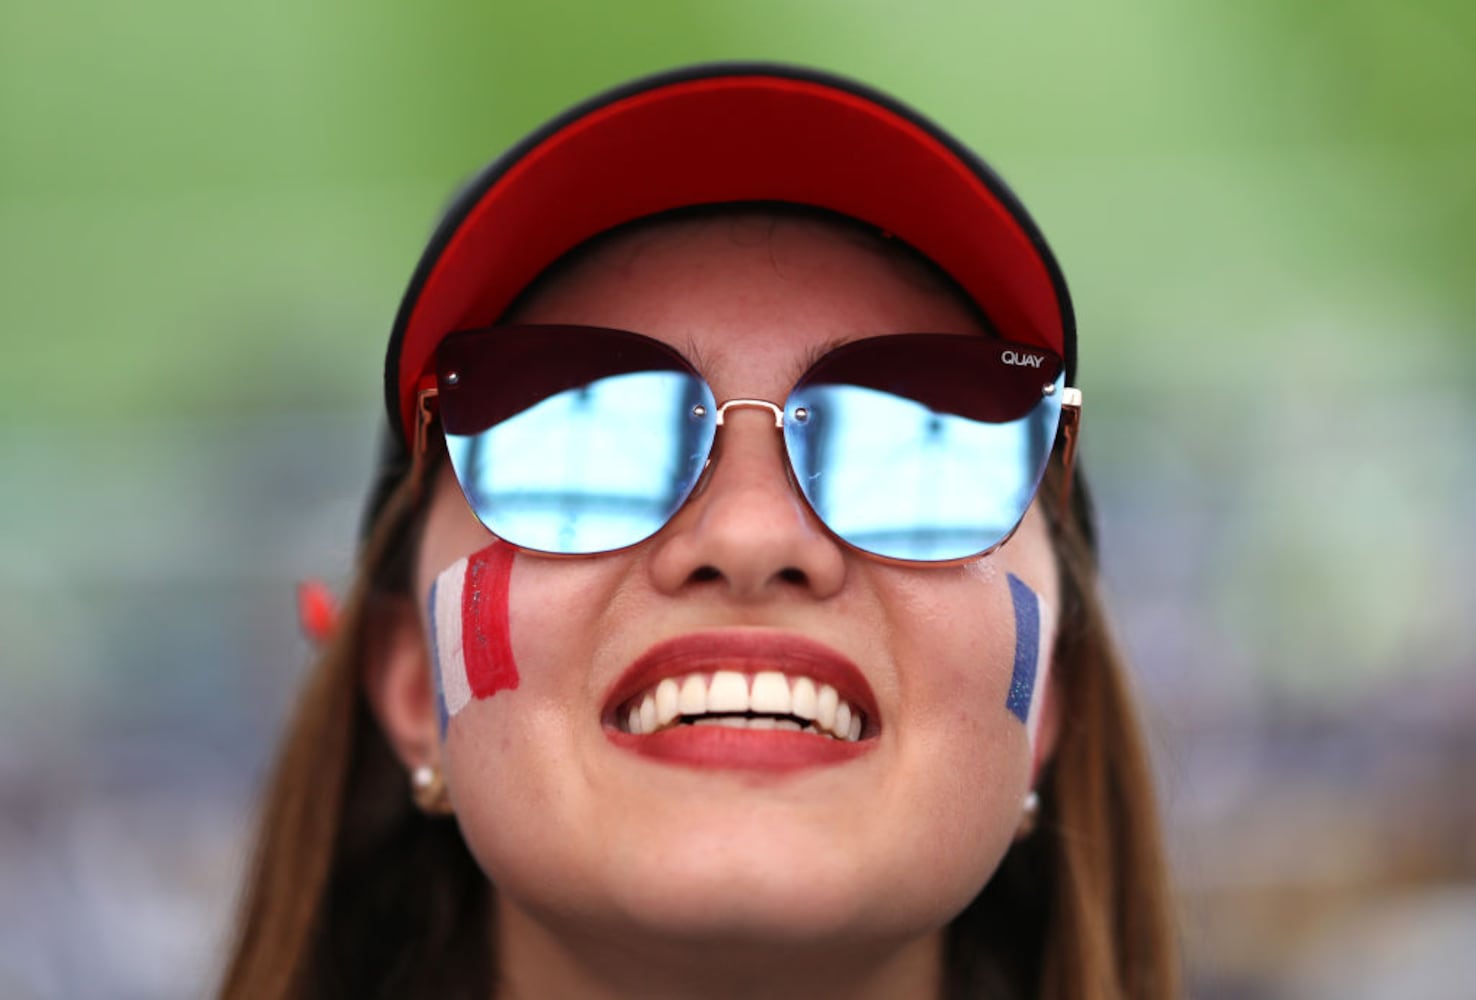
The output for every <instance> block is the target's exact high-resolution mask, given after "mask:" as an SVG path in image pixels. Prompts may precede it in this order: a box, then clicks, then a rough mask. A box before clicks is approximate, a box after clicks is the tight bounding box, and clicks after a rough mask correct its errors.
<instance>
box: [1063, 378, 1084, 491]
mask: <svg viewBox="0 0 1476 1000" xmlns="http://www.w3.org/2000/svg"><path fill="white" fill-rule="evenodd" d="M1079 433H1081V390H1080V389H1067V390H1065V396H1064V398H1063V399H1062V402H1061V436H1062V438H1063V439H1064V440H1063V442H1062V445H1061V467H1062V471H1063V472H1064V475H1063V476H1062V477H1061V497H1060V505H1061V506H1060V511H1061V516H1062V517H1063V518H1064V517H1066V516H1067V515H1068V514H1069V512H1070V510H1071V473H1072V470H1073V468H1074V464H1075V458H1076V437H1077V435H1078V434H1079Z"/></svg>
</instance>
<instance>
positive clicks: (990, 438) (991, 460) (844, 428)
mask: <svg viewBox="0 0 1476 1000" xmlns="http://www.w3.org/2000/svg"><path fill="white" fill-rule="evenodd" d="M975 342H976V343H978V342H979V341H978V339H977V338H976V340H975ZM858 343H864V342H858ZM986 343H987V342H986ZM921 347H922V348H923V352H924V354H926V353H927V345H925V344H924V345H921ZM990 350H992V351H993V352H994V355H991V357H990V358H988V359H986V360H988V361H989V362H990V364H993V362H994V360H995V357H994V356H995V355H998V353H999V349H998V348H997V347H991V348H990ZM915 356H916V355H914V357H915ZM884 358H885V355H884V354H882V355H879V356H878V360H883V359H884ZM957 364H958V362H957V360H956V361H955V367H954V368H953V369H952V371H953V372H954V373H955V374H956V377H954V376H949V377H946V378H943V379H939V378H938V377H937V370H935V372H934V375H933V377H932V378H931V379H926V380H920V379H909V378H908V377H907V376H906V373H905V372H903V373H902V374H901V375H899V376H898V377H892V375H891V374H888V373H889V372H893V371H896V370H897V369H896V368H894V367H893V366H890V365H886V364H885V363H883V364H881V365H877V364H875V363H874V362H873V359H871V358H866V359H865V363H864V364H862V365H859V366H858V364H857V363H856V361H853V360H849V359H848V360H846V361H845V362H844V364H843V365H842V364H838V365H837V366H835V367H836V368H837V370H836V371H832V372H825V371H820V372H816V373H815V375H816V377H815V379H814V380H813V381H808V382H805V383H802V384H801V385H800V386H799V387H797V388H796V389H795V391H794V392H793V393H792V394H791V395H790V398H789V400H788V402H787V405H786V409H785V421H784V423H785V430H784V436H785V445H786V447H787V448H788V450H789V458H790V462H791V464H792V466H793V468H794V472H795V478H796V480H797V481H798V483H799V487H800V489H801V491H802V492H803V493H804V495H805V498H806V499H807V500H808V501H809V503H810V506H811V507H812V508H813V509H814V511H815V513H816V515H817V516H818V517H819V518H820V520H821V521H823V522H824V523H825V524H826V526H827V527H829V528H830V530H831V531H833V532H835V533H836V534H837V535H838V536H840V537H841V538H842V539H844V540H845V541H847V542H849V543H850V544H852V545H854V546H856V547H857V548H860V549H864V550H866V551H868V552H873V553H875V554H877V555H880V556H885V557H888V558H892V559H906V560H917V561H924V562H933V561H942V560H949V559H961V558H965V557H967V556H971V555H975V554H977V553H980V552H984V551H987V550H988V549H991V548H993V547H994V546H996V545H998V544H999V543H1000V542H1001V541H1003V540H1004V539H1005V538H1006V537H1007V536H1008V535H1009V533H1010V532H1011V531H1013V530H1014V528H1015V526H1016V525H1017V524H1018V523H1019V522H1020V519H1021V518H1022V517H1023V516H1024V514H1025V511H1026V509H1027V508H1028V507H1029V506H1030V502H1031V500H1032V499H1033V498H1034V496H1035V491H1036V488H1037V486H1039V484H1040V478H1041V476H1042V474H1043V473H1044V471H1045V466H1046V462H1047V461H1048V459H1049V458H1050V453H1051V449H1052V447H1053V446H1054V443H1055V436H1056V429H1057V427H1058V425H1059V423H1060V414H1061V403H1060V399H1061V388H1062V384H1063V381H1064V379H1063V377H1062V375H1061V374H1060V373H1059V372H1056V371H1048V372H1047V373H1045V375H1044V376H1043V375H1042V374H1041V373H1039V372H1036V371H1032V372H1030V373H1028V374H1021V373H1015V372H1005V373H1004V375H1000V374H999V371H1000V370H999V369H997V368H991V367H985V368H980V369H976V370H974V372H973V373H972V374H971V373H970V371H969V369H968V367H967V366H963V367H957ZM842 369H843V370H842ZM945 370H946V369H945ZM1051 377H1053V378H1054V386H1055V390H1054V391H1053V392H1050V393H1046V392H1045V387H1046V385H1047V384H1048V379H1050V378H1051ZM1006 380H1008V381H1007V382H1006ZM858 383H860V384H858ZM967 383H972V387H971V388H970V387H969V385H968V384H967Z"/></svg>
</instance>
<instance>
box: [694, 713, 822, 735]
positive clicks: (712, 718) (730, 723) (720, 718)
mask: <svg viewBox="0 0 1476 1000" xmlns="http://www.w3.org/2000/svg"><path fill="white" fill-rule="evenodd" d="M676 725H680V726H726V727H728V728H729V729H777V730H782V731H784V732H791V733H810V734H811V735H813V736H827V737H829V738H830V739H833V740H835V739H840V737H838V736H836V735H835V734H833V733H828V732H826V731H825V730H823V729H819V728H817V727H816V726H815V724H814V723H808V724H806V725H803V726H801V725H800V724H799V723H798V722H796V721H795V720H793V719H776V718H773V717H772V716H767V715H759V716H752V717H750V716H746V715H701V716H697V717H696V718H683V719H678V720H677V722H676Z"/></svg>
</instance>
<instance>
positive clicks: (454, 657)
mask: <svg viewBox="0 0 1476 1000" xmlns="http://www.w3.org/2000/svg"><path fill="white" fill-rule="evenodd" d="M467 561H468V560H466V559H462V560H459V561H458V562H456V563H455V564H453V565H452V566H450V567H449V568H448V569H446V570H445V571H444V572H443V573H441V575H440V576H438V577H436V586H435V603H434V605H433V606H432V608H431V628H432V629H434V630H435V652H436V669H437V670H438V671H440V678H441V694H442V696H443V697H444V698H445V701H446V716H447V718H448V719H449V718H452V717H454V716H455V715H456V713H457V712H460V711H461V710H462V709H463V708H465V707H466V706H467V703H468V702H470V701H471V685H470V684H469V683H468V682H467V679H466V657H465V655H464V653H463V651H462V647H461V634H462V623H461V598H462V592H463V591H464V590H465V588H466V567H467Z"/></svg>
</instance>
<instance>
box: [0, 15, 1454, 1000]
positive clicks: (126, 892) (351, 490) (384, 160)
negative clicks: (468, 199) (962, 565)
mask: <svg viewBox="0 0 1476 1000" xmlns="http://www.w3.org/2000/svg"><path fill="white" fill-rule="evenodd" d="M724 58H761V59H770V60H780V61H793V62H801V63H807V64H811V65H817V66H820V67H823V68H828V69H831V70H836V71H840V72H842V73H845V74H848V75H852V76H856V77H859V78H861V79H863V80H865V81H867V82H869V83H871V84H873V85H876V86H879V87H881V88H883V89H885V90H888V91H890V92H892V93H894V94H895V95H897V96H898V97H900V98H902V99H903V100H904V101H906V102H908V103H910V104H912V105H914V106H916V107H918V108H920V109H921V110H923V111H924V112H925V113H927V114H928V115H929V116H931V117H933V118H934V119H936V120H937V121H939V122H940V123H941V124H943V125H944V126H945V127H946V128H948V129H949V130H950V131H953V132H954V133H955V134H957V135H959V136H960V137H961V138H962V139H964V140H965V141H966V142H968V143H969V144H970V145H972V146H974V147H975V148H976V149H978V150H979V151H980V152H981V153H982V154H983V155H984V156H986V157H987V158H988V159H989V160H990V161H991V162H992V163H993V164H994V165H995V166H996V167H998V168H999V170H1000V171H1001V172H1002V173H1003V174H1004V175H1005V176H1006V177H1007V178H1008V179H1009V180H1010V181H1011V183H1012V184H1013V185H1014V186H1015V188H1016V189H1017V191H1018V192H1019V193H1020V194H1021V196H1022V197H1023V199H1024V200H1025V202H1026V203H1027V204H1028V205H1029V206H1030V207H1031V211H1032V213H1033V214H1034V215H1035V217H1036V219H1037V221H1038V222H1039V223H1040V224H1041V226H1042V228H1043V229H1044V231H1045V232H1046V234H1047V235H1048V237H1049V238H1050V240H1051V242H1052V244H1053V246H1054V248H1055V250H1056V252H1057V255H1058V257H1059V258H1060V260H1061V262H1062V265H1063V267H1064V269H1065V272H1066V275H1067V278H1068V280H1069V281H1070V283H1071V286H1072V289H1073V293H1074V296H1075V300H1076V306H1077V313H1078V316H1079V319H1080V326H1081V337H1082V342H1081V365H1082V367H1081V372H1082V375H1081V381H1082V384H1083V386H1084V389H1085V395H1086V400H1087V410H1086V412H1087V419H1086V431H1085V435H1086V436H1085V443H1084V446H1083V447H1084V456H1085V462H1086V464H1087V467H1088V468H1090V469H1091V474H1092V478H1093V483H1094V486H1095V487H1096V489H1097V491H1098V493H1099V503H1100V506H1101V508H1102V518H1103V522H1104V533H1105V546H1104V560H1105V566H1106V571H1107V575H1108V579H1109V584H1110V588H1111V592H1112V597H1113V603H1114V605H1115V606H1116V608H1117V610H1118V612H1119V615H1120V620H1121V631H1122V633H1123V636H1124V639H1125V641H1126V643H1127V645H1128V647H1129V649H1130V650H1131V652H1132V654H1133V658H1134V661H1135V664H1136V665H1137V667H1138V683H1139V688H1140V690H1141V692H1142V695H1143V700H1144V703H1145V706H1146V710H1147V714H1148V717H1149V723H1150V726H1151V731H1152V734H1153V744H1154V747H1155V752H1156V753H1157V755H1158V760H1159V764H1160V772H1161V776H1162V784H1163V794H1164V800H1165V808H1166V812H1167V814H1168V822H1169V826H1170V832H1171V837H1172V846H1173V851H1174V857H1175V864H1176V869H1177V871H1178V873H1179V879H1180V882H1181V884H1182V886H1183V896H1184V929H1185V937H1186V942H1187V948H1188V956H1189V968H1190V973H1191V980H1192V982H1193V984H1194V987H1195V995H1198V996H1206V997H1226V998H1228V997H1241V996H1245V997H1251V996H1255V997H1262V996H1272V997H1276V996H1307V997H1322V996H1327V997H1333V996H1337V997H1364V996H1367V997H1374V996H1386V995H1394V994H1395V993H1396V992H1397V993H1398V995H1401V996H1430V997H1444V996H1455V995H1457V993H1458V992H1459V991H1458V990H1457V989H1456V982H1457V981H1456V980H1455V979H1454V978H1448V977H1453V976H1455V975H1456V972H1457V970H1459V969H1461V967H1462V965H1461V963H1463V962H1464V963H1466V964H1465V969H1466V970H1469V960H1468V956H1467V951H1468V948H1467V945H1465V944H1462V943H1461V942H1469V941H1470V940H1473V939H1476V846H1473V845H1476V802H1473V800H1476V796H1473V794H1472V784H1471V779H1470V774H1471V773H1472V767H1473V765H1476V735H1473V730H1476V725H1473V723H1476V673H1473V666H1476V662H1473V661H1476V632H1473V626H1472V623H1471V617H1472V606H1473V601H1472V598H1471V591H1470V586H1469V584H1468V577H1469V567H1470V566H1471V565H1472V563H1473V562H1476V527H1473V524H1472V516H1471V515H1472V511H1473V509H1476V505H1473V503H1472V497H1473V493H1476V445H1473V438H1476V404H1473V402H1472V394H1471V392H1470V391H1469V389H1468V387H1467V383H1468V381H1469V380H1470V377H1471V375H1472V374H1473V372H1476V364H1473V360H1476V338H1473V336H1472V323H1471V320H1470V319H1469V317H1470V316H1471V314H1472V310H1473V307H1476V282H1473V280H1472V279H1473V275H1476V266H1473V265H1476V239H1473V236H1472V230H1473V227H1476V169H1473V166H1476V7H1472V6H1471V5H1470V4H1468V3H1462V2H1457V0H1441V2H1434V0H1426V2H1413V3H1407V4H1403V5H1396V4H1388V3H1373V2H1368V0H1345V2H1343V3H1337V4H1330V3H1325V2H1320V0H1283V2H1279V3H1270V2H1230V0H1225V2H1205V3H1193V4H1191V3H1183V2H1178V3H1173V2H1169V0H1127V2H1122V3H1116V4H1102V3H1090V2H1087V0H1058V2H1050V3H1039V4H1023V3H1017V4H1004V3H992V4H991V3H983V2H979V0H974V2H946V3H943V2H935V3H917V4H903V3H900V2H898V3H886V2H880V0H866V2H860V0H850V2H840V0H805V2H798V0H792V2H780V0H748V2H743V3H737V2H731V3H719V2H710V3H699V2H695V0H694V2H688V3H679V2H674V0H664V2H655V0H641V2H625V3H619V4H616V3H604V4H600V3H592V2H590V3H568V2H543V3H535V2H531V0H519V2H515V3H490V2H488V3H480V4H477V3H451V2H439V3H437V2H427V3H419V4H411V3H393V2H390V0H360V2H358V3H352V4H349V3H329V2H324V0H305V2H304V0H297V2H291V3H289V2H286V0H263V2H258V3H256V4H234V5H213V4H199V3H183V2H178V0H143V2H140V3H135V4H105V3H102V2H99V0H91V2H88V0H80V2H67V0H63V2H57V3H51V4H41V3H39V2H34V0H33V2H18V0H4V2H3V5H0V331H3V337H4V355H3V357H4V364H3V365H0V463H3V465H0V469H3V472H0V638H3V642H0V649H3V653H0V655H3V685H4V694H3V699H0V796H3V799H4V803H5V807H4V818H3V820H0V824H3V825H0V884H3V885H5V886H7V891H6V893H5V894H4V897H5V898H4V900H3V901H0V916H3V918H4V919H3V922H0V927H3V928H4V929H3V930H0V995H4V996H6V997H30V996H93V995H96V996H128V997H132V996H138V997H164V996H193V995H198V994H199V993H200V992H201V990H202V989H204V988H205V984H207V983H208V982H210V981H211V977H212V976H213V975H214V973H215V969H216V966H217V965H218V962H219V957H220V949H221V940H222V934H223V932H224V927H225V923H226V915H227V912H228V909H229V905H230V902H231V897H232V894H233V892H234V888H235V882H236V878H237V876H238V873H239V868H240V864H241V858H242V850H243V845H244V839H243V838H244V836H245V831H246V828H247V825H248V824H249V820H250V816H251V808H252V807H251V802H252V795H253V793H254V790H255V787H256V783H257V782H258V781H259V779H260V775H261V773H262V769H263V767H264V766H265V762H266V759H267V756H268V754H269V750H270V747H271V745H272V743H273V740H274V739H275V734H276V733H277V731H278V728H279V727H280V725H281V720H282V717H283V714H284V713H285V711H286V710H287V708H288V706H289V705H290V702H291V699H292V696H293V692H294V690H295V687H296V685H297V683H298V682H299V680H300V678H301V675H302V671H303V668H304V664H305V661H306V658H307V650H306V649H305V646H304V644H303V643H302V642H301V640H299V639H298V638H297V637H296V634H295V623H294V616H293V605H292V583H293V582H294V580H296V579H297V578H299V577H302V576H305V575H321V576H325V577H328V578H329V579H331V580H334V581H342V580H343V579H344V578H345V577H346V574H347V570H348V566H349V561H350V558H351V554H352V548H353V541H354V531H355V520H356V517H357V513H358V504H359V502H360V498H361V496H362V493H363V489H364V486H365V484H366V483H367V480H368V475H369V471H370V469H371V466H372V457H373V450H374V436H375V431H376V427H377V421H378V420H379V419H380V418H379V406H380V400H379V396H378V391H379V377H380V363H381V357H382V353H381V352H382V347H383V343H384V340H385V337H386V335H387V332H388V329H389V325H390V322H391V319H392V317H393V314H394V310H395V307H396V305H397V303H398V299H399V296H400V293H401V291H402V290H403V288H404V285H405V283H406V281H407V280H408V277H409V274H410V271H411V269H412V268H413V266H414V263H415V261H416V259H417V257H418V255H419V251H420V248H421V246H422V244H423V242H424V240H425V238H426V236H427V235H428V232H429V228H430V226H431V224H432V222H433V220H434V218H435V216H436V214H437V212H438V210H439V208H440V207H441V205H442V204H443V203H444V201H445V199H446V197H447V196H448V194H449V193H450V191H451V190H452V189H453V188H454V186H455V185H456V184H457V183H459V182H460V181H461V180H463V179H464V178H465V177H466V176H467V175H469V174H470V173H471V172H472V171H473V170H475V169H476V168H477V167H478V166H480V165H481V164H482V163H483V162H484V161H485V160H487V159H488V158H490V157H491V156H493V155H494V154H496V153H497V152H498V151H499V150H501V149H502V148H503V147H504V146H506V145H507V144H508V143H510V142H511V141H513V140H515V139H516V138H517V137H519V136H521V135H522V134H523V133H524V132H526V131H527V130H529V129H530V128H532V127H534V126H535V125H537V124H538V123H540V122H541V121H542V120H543V119H545V118H546V117H548V116H549V115H551V114H553V113H555V112H557V111H559V110H561V109H562V108H563V107H565V106H566V105H568V104H570V103H572V102H574V101H577V100H579V99H582V98H584V97H586V96H588V95H590V94H592V93H594V92H595V91H597V90H599V89H602V88H604V87H606V86H609V85H612V84H614V83H617V82H620V81H622V80H624V79H626V78H628V77H631V76H634V75H637V74H641V73H646V72H651V71H655V70H659V69H664V68H668V67H670V66H673V65H678V64H682V63H688V62H694V61H702V60H710V59H724ZM79 936H80V937H79ZM79 940H87V941H89V942H93V948H92V954H93V955H94V959H93V960H92V961H90V962H88V963H78V962H76V961H74V960H72V959H71V956H73V955H74V954H75V951H76V948H77V944H78V942H79ZM1421 970H1423V971H1421ZM1461 982H1462V983H1464V982H1465V980H1464V979H1462V980H1461ZM1422 990H1423V991H1424V992H1421V991H1422Z"/></svg>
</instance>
